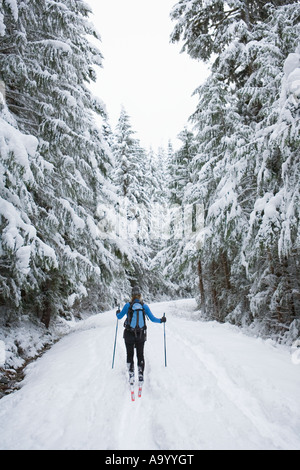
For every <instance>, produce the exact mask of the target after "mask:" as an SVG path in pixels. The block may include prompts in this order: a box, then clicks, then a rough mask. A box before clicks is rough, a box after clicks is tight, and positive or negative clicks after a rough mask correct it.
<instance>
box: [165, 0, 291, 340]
mask: <svg viewBox="0 0 300 470" xmlns="http://www.w3.org/2000/svg"><path fill="white" fill-rule="evenodd" d="M227 3H228V8H225V2H222V1H213V2H201V1H197V0H195V1H191V2H187V1H181V2H179V3H178V4H177V5H176V7H175V8H174V10H173V18H175V19H177V26H176V27H175V31H174V34H173V40H178V39H179V38H180V37H182V38H183V40H184V49H186V50H187V51H188V52H189V53H190V55H191V56H193V57H197V58H201V59H202V60H209V59H210V58H211V57H212V55H213V54H215V57H214V64H213V66H212V73H211V76H210V77H209V79H208V80H207V82H206V83H205V84H204V85H203V86H202V87H200V88H199V89H198V93H199V105H198V107H197V111H196V112H195V114H194V116H193V120H194V122H195V124H196V127H197V129H198V136H197V137H198V141H199V149H198V154H197V155H196V157H195V158H194V160H193V163H192V170H193V185H192V186H191V187H190V188H189V190H188V192H187V193H186V197H187V198H188V200H190V201H194V202H196V201H198V202H199V203H203V207H204V221H205V227H204V230H203V232H202V233H203V244H202V248H201V250H200V251H199V260H198V274H199V287H200V292H201V306H202V310H203V312H205V314H207V315H208V316H209V317H213V318H217V319H218V320H221V321H224V320H225V319H229V320H231V321H235V322H237V323H247V322H252V321H254V320H256V319H257V321H258V322H260V324H261V325H262V324H264V325H265V331H267V330H269V331H270V330H276V328H277V330H278V328H279V329H280V328H281V325H282V324H283V323H284V324H285V325H289V324H290V323H291V320H292V319H293V318H295V315H296V316H297V315H298V316H299V312H298V313H297V312H296V308H297V307H296V306H295V304H296V303H295V300H293V301H292V302H291V301H288V300H287V297H289V299H291V297H292V296H291V289H290V288H289V289H287V286H288V285H289V286H292V285H293V287H294V288H295V285H296V284H295V281H294V279H295V274H296V272H297V268H296V264H295V261H294V260H293V259H291V260H290V261H291V263H289V262H287V259H285V260H283V259H280V255H279V257H278V249H279V247H281V241H282V238H281V239H280V238H279V234H280V233H284V230H282V229H283V227H284V226H285V223H282V221H283V220H284V218H281V217H282V212H281V208H282V203H281V201H282V198H281V191H284V193H285V192H286V191H285V189H283V188H282V183H283V181H282V175H283V174H284V170H283V169H286V168H287V165H286V163H285V162H286V159H287V158H288V156H289V155H290V152H291V149H292V148H294V145H295V144H294V142H293V143H292V142H291V141H289V139H285V147H283V145H281V148H280V147H279V146H278V145H275V140H276V139H273V138H272V139H271V138H270V137H269V138H268V137H267V136H268V135H269V136H270V131H267V129H272V132H273V129H274V127H275V128H276V121H278V112H277V111H275V110H277V109H278V99H279V93H280V87H281V79H282V70H283V64H284V60H285V58H286V56H287V55H288V54H289V53H290V52H292V51H293V50H295V47H296V44H297V41H298V39H297V37H299V28H298V25H299V21H298V19H299V4H298V2H289V1H287V2H284V1H283V2H275V1H274V2H269V3H268V4H265V3H264V2H257V1H250V0H249V1H243V2H238V1H234V0H233V1H232V2H227ZM295 117H296V115H294V117H293V119H292V120H291V121H292V123H293V124H291V123H290V124H291V129H293V132H294V129H295V128H297V125H298V124H297V123H296V122H297V121H296V119H295ZM271 134H272V133H271ZM272 136H274V133H273V134H272ZM288 161H289V160H288ZM296 174H297V171H296ZM293 202H294V201H293ZM292 206H293V204H290V205H289V209H290V210H291V207H292ZM270 215H272V216H271V217H270ZM290 221H291V219H290ZM293 224H295V219H293ZM290 227H291V225H290ZM294 230H295V232H296V227H295V225H294V228H293V230H292V231H294ZM198 240H201V236H200V234H199V237H198ZM295 240H296V239H295V238H294V242H293V244H292V245H293V247H294V248H293V249H294V250H295V249H296V251H295V252H294V255H293V256H295V253H296V252H297V250H298V248H296V245H295ZM279 252H280V249H279ZM276 253H277V254H276ZM293 256H292V257H293ZM289 271H290V273H291V272H293V276H290V274H289ZM266 286H267V287H266ZM285 289H287V291H288V292H289V294H287V296H285V295H283V292H284V291H285ZM288 310H292V311H293V312H296V313H294V314H293V315H292V316H291V315H290V316H289V315H287V311H288ZM284 312H285V313H284Z"/></svg>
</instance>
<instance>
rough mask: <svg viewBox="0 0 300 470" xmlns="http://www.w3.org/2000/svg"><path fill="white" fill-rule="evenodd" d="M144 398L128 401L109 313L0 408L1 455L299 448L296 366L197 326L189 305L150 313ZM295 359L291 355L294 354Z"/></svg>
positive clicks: (56, 351)
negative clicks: (163, 320)
mask: <svg viewBox="0 0 300 470" xmlns="http://www.w3.org/2000/svg"><path fill="white" fill-rule="evenodd" d="M150 307H151V309H152V311H153V313H154V314H155V315H156V316H158V317H160V316H162V315H163V314H164V313H166V315H167V318H168V321H167V324H166V338H167V358H168V367H167V368H166V367H165V365H164V346H163V344H164V343H163V326H162V325H157V324H153V323H149V325H148V341H147V343H146V346H145V358H146V369H145V384H144V389H143V396H142V398H141V399H139V398H136V402H134V403H132V402H131V401H130V393H129V389H128V385H127V382H126V367H125V347H124V343H123V338H122V333H121V331H120V330H121V329H122V327H121V326H122V323H121V322H119V332H118V341H117V349H116V358H115V368H114V369H112V368H111V366H112V353H113V343H114V336H115V329H116V317H115V312H114V311H110V312H105V313H103V314H100V315H96V316H93V317H90V318H89V319H87V320H85V321H82V322H80V323H77V324H75V323H74V322H73V323H72V326H71V332H70V334H68V335H66V336H65V337H64V338H63V339H62V340H60V341H59V342H58V343H57V344H56V345H55V346H53V347H52V349H51V350H50V351H48V352H47V353H46V354H45V355H44V356H43V357H42V358H40V359H39V360H38V361H36V362H35V363H33V364H31V365H30V366H28V367H27V373H26V378H25V381H24V382H23V386H22V388H21V389H20V390H19V391H17V392H15V393H14V394H12V395H9V396H7V397H5V398H3V399H2V400H0V422H1V430H0V449H28V450H29V449H34V450H46V449H61V450H72V449H80V450H93V449H104V450H112V449H114V450H132V449H134V450H141V449H143V450H178V449H181V450H185V449H186V450H201V449H207V450H210V449H226V450H230V449H253V450H254V449H255V450H258V449H268V450H273V449H286V450H287V449H298V450H299V449H300V403H299V389H300V374H299V370H300V369H299V367H300V365H299V363H298V362H297V361H293V360H292V356H291V352H290V351H289V349H288V348H286V347H283V346H279V345H276V344H275V343H273V342H272V341H271V340H268V341H264V340H261V339H257V338H255V337H251V336H247V335H245V334H244V333H242V332H241V330H239V329H238V328H236V327H233V326H230V325H228V324H225V325H224V324H219V323H216V322H202V321H199V320H200V314H199V312H197V311H196V310H195V307H196V305H195V302H194V300H180V301H173V302H163V303H158V304H153V305H151V306H150ZM293 354H295V352H293Z"/></svg>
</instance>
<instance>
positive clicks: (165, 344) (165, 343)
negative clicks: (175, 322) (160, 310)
mask: <svg viewBox="0 0 300 470" xmlns="http://www.w3.org/2000/svg"><path fill="white" fill-rule="evenodd" d="M165 316H166V314H165V313H164V317H165ZM164 346H165V367H167V342H166V322H164Z"/></svg>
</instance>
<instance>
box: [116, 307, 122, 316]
mask: <svg viewBox="0 0 300 470" xmlns="http://www.w3.org/2000/svg"><path fill="white" fill-rule="evenodd" d="M118 313H121V310H120V307H119V308H118V310H117V311H116V315H118Z"/></svg>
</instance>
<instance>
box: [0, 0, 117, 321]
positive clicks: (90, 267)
mask: <svg viewBox="0 0 300 470" xmlns="http://www.w3.org/2000/svg"><path fill="white" fill-rule="evenodd" d="M1 13H2V23H3V25H4V26H2V29H1V32H2V33H3V34H2V37H1V38H0V52H1V54H0V65H1V79H2V80H3V82H4V83H5V86H6V100H7V105H8V108H9V109H10V111H11V112H12V113H13V114H14V118H15V121H16V125H17V126H18V127H19V129H20V131H21V132H24V133H26V134H31V135H33V136H35V137H36V138H37V139H38V146H37V153H36V155H35V157H34V159H33V163H32V165H34V166H35V169H34V171H35V173H34V179H35V181H34V183H35V184H34V185H31V188H30V195H31V200H32V204H33V206H34V207H35V208H36V210H35V211H34V213H32V212H33V211H32V210H31V208H28V207H27V212H28V213H29V214H30V215H29V218H30V221H31V223H32V225H33V226H34V227H35V230H36V232H37V234H38V235H39V238H40V239H41V240H42V241H43V243H44V246H46V247H48V254H49V253H50V252H51V253H52V252H54V253H55V259H56V263H55V264H54V263H50V264H51V266H49V268H48V269H46V268H45V267H44V265H45V264H46V260H45V261H44V262H43V263H42V266H40V270H39V276H38V275H37V273H36V272H35V270H34V267H32V266H31V264H30V272H29V273H28V279H29V278H30V276H33V277H34V281H35V282H28V283H27V284H28V289H26V290H25V289H23V290H22V309H21V310H20V311H24V310H27V311H30V312H33V313H35V314H36V315H37V316H39V317H40V318H42V320H43V321H44V323H45V324H46V325H48V324H49V321H50V319H51V317H52V316H53V315H54V314H56V313H60V314H63V315H65V314H67V312H68V311H70V310H72V311H73V312H74V311H75V312H76V310H78V311H82V310H83V309H84V308H87V309H89V310H93V309H95V310H96V309H97V310H98V309H99V308H101V307H104V306H109V301H107V299H109V298H110V294H111V292H112V291H113V290H114V289H116V292H118V290H119V288H118V287H117V285H118V286H121V284H122V282H120V277H121V279H122V268H121V266H120V261H118V259H117V257H116V256H115V251H114V250H115V247H114V245H111V242H110V240H109V239H108V238H107V237H106V236H105V234H103V233H102V232H101V230H100V229H99V224H100V223H102V221H103V217H104V216H103V213H102V211H101V210H100V209H99V207H100V206H101V205H103V204H104V205H106V206H109V205H110V201H111V200H113V198H114V193H113V188H112V186H111V185H110V184H109V181H108V176H109V174H110V172H111V165H112V161H111V154H110V153H109V152H108V149H107V144H106V142H105V141H104V138H103V136H102V134H101V131H100V130H99V128H98V127H97V126H96V123H95V120H94V113H95V112H96V113H98V114H100V115H102V116H103V117H104V116H105V114H104V111H103V109H102V104H101V102H100V101H99V100H97V99H95V98H94V97H93V96H92V95H91V93H90V91H89V89H88V83H89V82H90V81H91V80H94V79H95V72H94V69H93V67H94V65H99V64H101V54H100V52H99V51H98V50H97V49H96V48H95V47H94V46H92V45H91V44H90V43H89V42H88V39H87V37H88V35H94V36H95V37H97V38H99V36H98V34H97V33H96V31H95V29H94V27H93V26H92V25H91V23H90V22H89V21H88V16H89V13H90V9H89V7H88V6H87V4H85V3H83V2H77V1H74V0H64V1H62V2H46V1H44V0H42V1H35V0H33V1H30V2H29V1H23V2H2V10H1ZM4 27H5V29H4ZM30 156H31V157H32V154H31V155H30ZM6 223H7V222H6ZM102 225H103V224H102ZM45 258H46V256H45ZM31 262H32V259H31V258H30V263H31ZM115 273H116V276H117V278H116V279H115V277H114V275H115ZM124 275H125V273H124V272H123V276H124ZM116 282H117V285H116ZM83 299H86V301H85V302H84V303H83Z"/></svg>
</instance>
